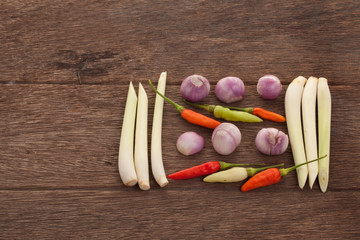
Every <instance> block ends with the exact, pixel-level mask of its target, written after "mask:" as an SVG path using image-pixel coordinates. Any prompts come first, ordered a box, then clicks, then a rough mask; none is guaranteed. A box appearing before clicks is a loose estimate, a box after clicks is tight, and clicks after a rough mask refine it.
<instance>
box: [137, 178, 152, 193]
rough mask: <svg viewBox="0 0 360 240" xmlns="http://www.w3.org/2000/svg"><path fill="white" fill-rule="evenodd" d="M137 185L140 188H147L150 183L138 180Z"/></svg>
mask: <svg viewBox="0 0 360 240" xmlns="http://www.w3.org/2000/svg"><path fill="white" fill-rule="evenodd" d="M139 187H140V189H141V190H145V191H146V190H149V189H150V183H149V181H147V180H142V181H139Z"/></svg>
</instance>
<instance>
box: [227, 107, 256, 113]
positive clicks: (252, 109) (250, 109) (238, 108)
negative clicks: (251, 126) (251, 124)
mask: <svg viewBox="0 0 360 240" xmlns="http://www.w3.org/2000/svg"><path fill="white" fill-rule="evenodd" d="M224 107H225V108H228V109H230V110H238V111H242V112H247V113H251V114H253V112H254V108H240V107H231V106H224Z"/></svg>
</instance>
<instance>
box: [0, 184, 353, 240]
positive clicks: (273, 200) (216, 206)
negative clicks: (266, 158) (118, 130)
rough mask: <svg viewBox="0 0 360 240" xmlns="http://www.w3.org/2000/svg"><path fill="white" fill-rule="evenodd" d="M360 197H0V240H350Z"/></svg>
mask: <svg viewBox="0 0 360 240" xmlns="http://www.w3.org/2000/svg"><path fill="white" fill-rule="evenodd" d="M179 196H181V197H179ZM359 198H360V193H359V192H358V191H357V192H328V193H326V194H323V193H320V192H302V191H294V192H292V194H289V193H288V192H286V191H285V192H284V191H282V190H280V189H279V191H269V192H265V193H264V192H249V193H241V192H239V191H238V189H233V190H227V191H221V190H219V191H213V189H206V188H205V187H204V189H203V191H201V192H199V191H198V189H194V188H190V187H188V188H185V189H182V190H177V191H173V190H170V189H166V190H157V191H152V192H143V191H132V190H127V189H126V190H124V189H123V188H118V189H114V190H111V191H109V190H106V189H104V190H96V191H94V190H76V189H75V190H62V191H53V190H51V191H0V201H1V203H2V204H1V206H0V210H1V212H0V216H1V218H0V219H1V220H0V229H1V232H0V237H1V238H3V239H14V238H31V239H54V238H55V239H57V238H61V239H64V238H72V239H79V238H81V239H85V238H87V239H88V238H102V239H179V238H180V239H189V238H194V237H195V238H197V239H199V238H201V239H209V238H211V239H214V238H221V239H229V238H231V239H233V238H237V237H238V236H241V238H246V239H252V238H266V239H284V238H286V239H298V238H314V239H337V238H338V237H339V236H341V237H343V238H346V239H353V238H357V237H358V236H359V234H360V230H359V228H358V226H359V223H360V222H359V221H360V220H359V214H360V211H359V208H358V202H359ZM335 226H336V227H335Z"/></svg>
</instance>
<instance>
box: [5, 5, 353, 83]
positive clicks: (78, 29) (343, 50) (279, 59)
mask: <svg viewBox="0 0 360 240" xmlns="http://www.w3.org/2000/svg"><path fill="white" fill-rule="evenodd" d="M1 9H2V10H0V11H1V14H0V21H1V26H2V27H1V29H0V33H1V35H2V37H1V39H2V43H1V45H0V52H1V53H2V57H1V60H0V72H1V74H2V78H1V82H3V83H11V82H17V83H91V84H93V83H96V84H103V83H112V84H114V83H115V84H121V83H122V81H124V79H142V80H147V79H149V78H152V77H153V76H154V75H156V74H158V73H159V72H161V71H164V70H166V71H168V72H169V81H168V82H171V83H176V82H179V81H181V80H182V79H184V78H185V77H186V76H188V75H191V74H193V73H199V74H203V75H205V76H207V77H208V78H209V80H210V81H211V82H212V83H215V82H216V81H217V80H219V79H220V78H222V77H224V76H226V75H236V76H239V77H240V78H242V79H243V80H244V81H245V83H246V84H254V83H256V81H257V80H258V79H259V78H260V77H261V76H263V75H264V74H268V73H272V74H275V75H277V76H279V78H280V79H281V80H282V81H284V82H285V83H289V82H290V81H291V80H292V79H293V78H295V77H297V76H298V75H306V76H309V75H315V76H326V77H329V78H331V79H333V80H332V82H333V84H343V81H344V79H346V81H347V82H348V83H357V80H356V78H357V76H358V74H359V68H358V63H359V62H360V57H359V56H360V50H359V48H358V42H359V39H360V30H359V29H360V28H359V24H360V20H359V17H358V16H359V14H360V7H359V2H358V1H356V0H354V1H322V2H318V3H315V2H313V3H306V4H305V3H302V2H297V1H290V2H288V3H286V4H278V3H277V2H276V1H251V3H248V2H247V1H226V2H223V3H219V2H218V1H177V2H169V1H151V2H149V1H128V0H127V1H121V2H119V1H107V3H100V2H97V1H89V0H88V1H81V2H79V1H58V0H57V1H51V3H50V2H49V3H47V1H42V2H33V1H28V3H27V4H25V3H19V2H18V1H11V2H6V3H2V7H1ZM355 69H356V70H357V71H354V70H355Z"/></svg>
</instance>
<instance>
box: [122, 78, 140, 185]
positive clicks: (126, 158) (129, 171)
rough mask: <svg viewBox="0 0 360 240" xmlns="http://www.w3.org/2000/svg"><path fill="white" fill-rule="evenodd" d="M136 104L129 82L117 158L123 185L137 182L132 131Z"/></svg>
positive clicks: (135, 97) (133, 129)
mask: <svg viewBox="0 0 360 240" xmlns="http://www.w3.org/2000/svg"><path fill="white" fill-rule="evenodd" d="M136 105H137V96H136V92H135V89H134V86H133V84H132V82H130V85H129V90H128V94H127V99H126V105H125V113H124V118H123V123H122V129H121V136H120V145H119V158H118V167H119V173H120V177H121V180H122V182H123V183H124V185H125V186H134V185H135V184H136V183H137V176H136V172H135V166H134V131H135V117H136Z"/></svg>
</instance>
